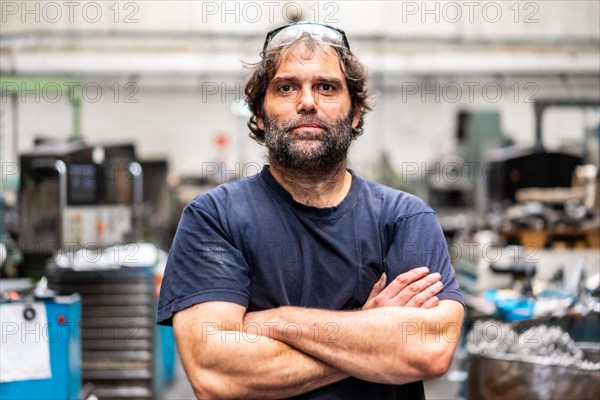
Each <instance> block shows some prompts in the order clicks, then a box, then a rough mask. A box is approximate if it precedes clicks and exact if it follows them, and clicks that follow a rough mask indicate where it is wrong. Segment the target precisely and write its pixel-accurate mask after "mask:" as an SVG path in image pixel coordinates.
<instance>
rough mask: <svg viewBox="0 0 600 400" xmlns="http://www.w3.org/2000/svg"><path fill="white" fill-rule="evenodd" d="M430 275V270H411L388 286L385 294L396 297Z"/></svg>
mask: <svg viewBox="0 0 600 400" xmlns="http://www.w3.org/2000/svg"><path fill="white" fill-rule="evenodd" d="M428 273H429V268H427V267H421V268H415V269H411V270H410V271H408V272H405V273H403V274H400V275H398V276H397V277H396V279H394V280H393V281H392V282H391V283H390V284H389V285H388V287H387V288H385V293H386V294H387V295H389V297H390V298H391V297H395V296H396V295H398V294H399V293H400V292H402V290H403V289H405V288H406V287H407V286H409V285H410V284H412V283H413V282H416V281H418V280H419V279H422V278H423V277H425V276H427V274H428Z"/></svg>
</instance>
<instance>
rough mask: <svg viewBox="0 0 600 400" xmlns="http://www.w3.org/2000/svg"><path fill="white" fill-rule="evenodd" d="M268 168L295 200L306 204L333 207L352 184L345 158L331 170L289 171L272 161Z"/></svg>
mask: <svg viewBox="0 0 600 400" xmlns="http://www.w3.org/2000/svg"><path fill="white" fill-rule="evenodd" d="M269 170H270V171H271V175H273V178H275V180H276V181H277V182H279V184H280V185H281V186H283V188H284V189H285V190H287V191H288V192H289V193H290V194H291V195H292V197H293V198H294V200H295V201H297V202H298V203H301V204H304V205H307V206H313V207H320V208H325V207H334V206H336V205H338V204H339V203H340V202H341V201H342V200H343V199H344V197H346V195H347V194H348V192H349V191H350V186H351V184H352V175H351V174H350V173H349V172H348V171H347V170H346V161H345V160H344V162H343V163H340V165H338V166H337V167H336V168H333V169H332V170H331V171H319V172H316V171H315V173H310V172H307V171H296V170H294V171H290V170H287V169H285V168H281V167H279V166H277V165H276V164H273V162H271V164H270V165H269Z"/></svg>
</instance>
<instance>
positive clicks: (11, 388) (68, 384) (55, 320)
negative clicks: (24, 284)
mask: <svg viewBox="0 0 600 400" xmlns="http://www.w3.org/2000/svg"><path fill="white" fill-rule="evenodd" d="M15 302H18V303H24V304H27V303H31V302H27V301H24V300H16V301H2V302H0V307H3V306H5V305H8V304H11V303H15ZM36 302H43V303H44V305H45V306H46V316H47V326H46V327H41V329H47V330H46V331H45V332H46V334H45V335H42V336H41V338H42V339H46V341H47V342H48V345H49V351H50V368H51V373H52V377H51V378H49V379H30V380H22V381H13V382H3V383H0V399H2V400H29V399H37V400H45V399H47V400H50V399H52V400H56V399H65V400H76V399H79V392H80V389H81V334H80V321H81V303H80V298H79V295H77V294H73V295H71V296H56V297H53V298H49V299H44V300H36ZM2 322H3V324H5V323H7V322H10V321H2ZM3 330H4V327H3ZM4 333H5V332H3V335H4Z"/></svg>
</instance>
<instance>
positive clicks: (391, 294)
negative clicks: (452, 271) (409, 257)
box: [362, 267, 444, 310]
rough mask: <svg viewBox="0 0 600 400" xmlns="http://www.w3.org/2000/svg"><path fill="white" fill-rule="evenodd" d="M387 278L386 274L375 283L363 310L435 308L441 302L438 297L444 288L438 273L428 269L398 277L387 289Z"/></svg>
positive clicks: (411, 271) (413, 270)
mask: <svg viewBox="0 0 600 400" xmlns="http://www.w3.org/2000/svg"><path fill="white" fill-rule="evenodd" d="M386 278H387V277H386V274H385V272H384V273H383V274H382V275H381V278H379V280H378V281H377V282H375V285H373V289H372V290H371V293H370V294H369V298H368V299H367V301H366V302H365V305H364V306H363V308H362V309H363V310H369V309H372V308H378V307H390V306H396V307H402V306H403V307H418V308H419V307H420V308H433V307H435V306H437V305H438V304H439V302H440V300H439V299H438V298H437V297H436V295H437V294H438V293H439V292H440V291H441V290H442V288H443V287H444V285H443V284H442V282H441V281H440V280H441V279H442V277H441V276H440V274H438V273H437V272H436V273H434V274H429V268H427V267H422V268H415V269H412V270H410V271H408V272H405V273H403V274H401V275H398V276H397V277H396V279H394V280H393V281H392V283H390V284H389V285H388V286H387V287H385V283H386Z"/></svg>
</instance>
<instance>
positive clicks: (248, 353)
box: [158, 23, 464, 400]
mask: <svg viewBox="0 0 600 400" xmlns="http://www.w3.org/2000/svg"><path fill="white" fill-rule="evenodd" d="M261 56H262V57H261V61H260V62H259V63H257V64H256V65H255V66H254V68H253V69H252V71H251V73H250V76H249V79H248V80H247V83H246V86H245V94H246V101H247V103H248V105H249V106H250V109H251V110H252V112H253V115H252V117H251V118H250V121H249V123H248V126H249V128H250V130H251V132H252V133H251V136H252V137H253V138H254V139H255V140H257V141H258V142H259V143H261V144H263V145H264V146H265V147H266V148H267V150H268V161H269V163H268V165H265V167H264V168H263V170H262V171H261V172H260V173H259V174H257V175H255V176H252V177H249V178H246V179H242V180H239V181H236V182H231V183H226V184H223V185H220V186H218V187H216V188H215V189H213V190H211V191H209V192H207V193H203V194H201V195H200V196H198V197H196V198H195V199H194V200H193V201H192V202H191V203H190V204H189V205H188V206H187V207H186V209H185V211H184V213H183V216H182V219H181V222H180V224H179V228H178V230H177V233H176V236H175V239H174V241H173V245H172V247H171V250H170V253H169V259H168V263H167V268H166V272H165V276H164V280H163V284H162V285H163V286H162V289H161V294H160V302H159V309H158V321H159V323H161V324H165V325H171V324H172V325H173V328H174V331H175V338H176V341H177V346H178V350H179V354H180V356H181V360H182V363H183V366H184V368H185V370H186V374H187V376H188V379H189V381H190V383H191V384H192V386H193V388H194V392H195V394H196V396H197V397H198V398H199V399H208V398H230V399H242V398H249V399H256V398H268V399H276V398H289V397H293V398H296V399H343V400H347V399H361V400H363V399H377V400H381V399H400V398H403V399H404V398H405V399H420V398H424V391H423V384H422V380H423V379H425V378H431V377H437V376H440V375H442V374H444V373H445V372H446V371H447V369H448V368H449V365H450V362H451V360H452V356H453V354H454V351H455V348H456V345H457V342H458V338H459V336H460V329H461V324H462V319H463V313H464V306H463V304H464V302H463V299H462V296H461V294H460V292H459V290H458V284H457V283H456V280H455V276H454V271H453V268H452V265H451V264H450V257H449V254H448V249H447V246H446V242H445V240H444V236H443V233H442V231H441V229H440V226H439V224H438V222H437V219H436V217H435V214H434V212H433V210H432V209H431V208H430V207H429V206H428V205H427V204H425V203H424V202H423V201H421V200H420V199H418V198H416V197H414V196H412V195H409V194H407V193H404V192H401V191H398V190H394V189H391V188H388V187H385V186H383V185H380V184H377V183H374V182H371V181H368V180H366V179H363V178H361V177H360V176H358V175H357V174H356V173H355V172H354V171H352V170H351V169H349V168H348V165H347V153H348V149H349V147H350V145H351V143H352V142H353V140H354V139H356V137H357V136H359V135H360V134H361V133H362V129H363V117H364V114H365V113H366V112H368V111H369V110H370V109H371V107H372V106H371V103H370V101H371V98H370V96H369V94H368V89H367V71H366V68H365V67H364V66H363V65H362V64H361V63H360V62H359V61H358V59H357V58H356V56H355V55H354V54H353V53H352V52H351V51H350V45H349V43H348V40H347V38H346V35H345V34H344V32H343V31H342V30H340V29H338V28H335V27H331V26H328V25H323V24H318V23H296V24H291V25H287V26H284V27H281V28H278V29H275V30H273V31H271V32H269V33H268V35H267V38H266V40H265V44H264V48H263V52H262V53H261Z"/></svg>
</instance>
